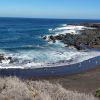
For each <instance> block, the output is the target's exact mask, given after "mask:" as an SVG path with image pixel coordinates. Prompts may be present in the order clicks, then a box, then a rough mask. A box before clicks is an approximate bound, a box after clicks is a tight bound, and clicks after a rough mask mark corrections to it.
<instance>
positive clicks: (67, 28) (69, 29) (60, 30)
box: [49, 24, 93, 35]
mask: <svg viewBox="0 0 100 100" xmlns="http://www.w3.org/2000/svg"><path fill="white" fill-rule="evenodd" d="M84 29H93V28H90V27H85V26H78V25H67V24H64V25H62V26H60V27H57V28H55V29H49V31H50V32H54V33H55V34H54V35H58V34H66V33H70V34H80V31H81V30H84Z"/></svg>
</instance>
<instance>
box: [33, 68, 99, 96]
mask: <svg viewBox="0 0 100 100" xmlns="http://www.w3.org/2000/svg"><path fill="white" fill-rule="evenodd" d="M33 80H48V81H49V82H51V83H60V84H61V85H62V86H63V87H64V88H66V89H68V90H72V91H74V90H75V91H78V92H82V93H83V92H85V93H93V94H95V91H96V90H97V89H98V88H100V68H96V69H92V70H90V71H87V72H84V73H80V74H74V75H70V76H61V77H46V78H35V79H33Z"/></svg>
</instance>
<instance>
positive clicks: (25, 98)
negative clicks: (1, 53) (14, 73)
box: [0, 77, 97, 100]
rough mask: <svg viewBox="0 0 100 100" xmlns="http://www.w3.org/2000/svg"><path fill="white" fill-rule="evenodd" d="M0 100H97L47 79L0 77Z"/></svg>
mask: <svg viewBox="0 0 100 100" xmlns="http://www.w3.org/2000/svg"><path fill="white" fill-rule="evenodd" d="M0 100H97V98H95V97H94V96H92V95H91V94H84V93H78V92H76V91H68V90H66V89H64V88H63V87H62V86H61V85H59V84H51V83H49V82H48V81H28V80H27V81H22V80H20V79H18V78H16V77H13V78H12V77H8V78H0Z"/></svg>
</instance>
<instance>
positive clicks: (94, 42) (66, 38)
mask: <svg viewBox="0 0 100 100" xmlns="http://www.w3.org/2000/svg"><path fill="white" fill-rule="evenodd" d="M73 26H74V27H77V26H84V27H85V29H82V30H78V31H79V32H80V34H74V33H73V32H72V33H65V34H57V35H49V36H43V39H44V40H47V41H48V42H53V43H55V42H56V40H58V41H61V42H63V43H64V44H65V45H66V46H67V47H69V46H74V47H75V48H76V49H77V50H83V49H86V48H100V24H99V23H91V24H89V23H88V24H74V25H73Z"/></svg>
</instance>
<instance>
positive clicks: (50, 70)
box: [0, 56, 100, 78]
mask: <svg viewBox="0 0 100 100" xmlns="http://www.w3.org/2000/svg"><path fill="white" fill-rule="evenodd" d="M99 65H100V56H97V57H94V58H91V59H88V60H85V61H83V62H80V63H76V64H72V65H64V66H58V67H45V68H35V69H32V68H31V69H18V68H16V69H13V68H10V69H0V76H2V77H4V76H17V77H21V78H34V77H49V76H64V75H73V74H77V73H81V72H85V71H88V70H90V69H95V68H97V66H99Z"/></svg>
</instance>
